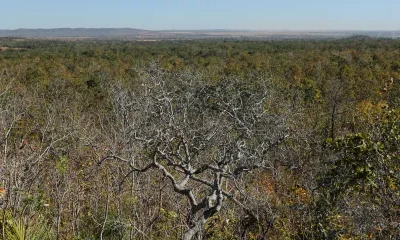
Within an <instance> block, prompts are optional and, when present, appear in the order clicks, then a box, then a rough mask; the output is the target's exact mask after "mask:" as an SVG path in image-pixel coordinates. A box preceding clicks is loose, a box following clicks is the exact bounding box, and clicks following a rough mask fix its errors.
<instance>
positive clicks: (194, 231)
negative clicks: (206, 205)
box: [182, 217, 206, 240]
mask: <svg viewBox="0 0 400 240" xmlns="http://www.w3.org/2000/svg"><path fill="white" fill-rule="evenodd" d="M205 223H206V220H205V219H204V218H203V217H202V219H200V220H198V221H196V222H195V223H194V224H193V226H192V227H190V228H189V229H188V230H187V231H186V232H185V234H184V235H183V237H182V240H192V239H194V238H195V237H196V236H198V234H199V233H200V232H201V230H203V227H204V224H205ZM199 239H200V238H199Z"/></svg>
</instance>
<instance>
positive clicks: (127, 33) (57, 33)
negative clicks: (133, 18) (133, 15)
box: [0, 28, 151, 38]
mask: <svg viewBox="0 0 400 240" xmlns="http://www.w3.org/2000/svg"><path fill="white" fill-rule="evenodd" d="M149 32H151V31H147V30H142V29H135V28H51V29H43V28H38V29H26V28H20V29H15V30H0V36H1V37H93V38H98V37H133V36H138V35H141V34H145V33H149Z"/></svg>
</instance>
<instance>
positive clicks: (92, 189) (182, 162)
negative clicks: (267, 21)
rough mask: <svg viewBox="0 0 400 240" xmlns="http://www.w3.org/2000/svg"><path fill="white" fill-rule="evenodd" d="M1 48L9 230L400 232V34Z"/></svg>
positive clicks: (136, 234)
mask: <svg viewBox="0 0 400 240" xmlns="http://www.w3.org/2000/svg"><path fill="white" fill-rule="evenodd" d="M0 47H2V49H1V51H0V148H1V152H0V204H1V207H2V208H1V211H0V226H1V233H0V238H1V239H398V238H399V237H400V230H399V229H400V202H399V199H400V190H399V187H400V175H399V172H400V145H399V139H400V40H395V39H374V38H369V37H363V36H355V37H351V38H348V39H342V40H280V41H272V40H271V41H251V40H242V41H235V40H230V39H227V40H193V41H158V42H135V41H117V40H113V41H109V40H76V41H61V40H35V39H18V38H0Z"/></svg>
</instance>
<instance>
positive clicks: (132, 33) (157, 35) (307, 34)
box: [0, 28, 400, 40]
mask: <svg viewBox="0 0 400 240" xmlns="http://www.w3.org/2000/svg"><path fill="white" fill-rule="evenodd" d="M354 35H365V36H369V37H377V38H380V37H382V38H400V31H322V30H321V31H284V30H282V31H276V30H274V31H267V30H229V29H209V30H207V29H202V30H158V31H153V30H144V29H136V28H51V29H43V28H38V29H26V28H20V29H15V30H0V37H21V38H104V39H137V40H146V39H154V40H157V39H199V38H256V39H288V38H289V39H300V38H301V39H303V38H345V37H351V36H354Z"/></svg>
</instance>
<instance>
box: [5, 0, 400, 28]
mask: <svg viewBox="0 0 400 240" xmlns="http://www.w3.org/2000/svg"><path fill="white" fill-rule="evenodd" d="M63 27H69V28H77V27H83V28H102V27H115V28H120V27H129V28H140V29H148V30H173V29H175V30H185V29H187V30H189V29H191V30H198V29H249V30H294V31H295V30H400V0H264V1H262V0H242V1H239V0H140V1H139V0H68V1H67V0H0V29H17V28H63Z"/></svg>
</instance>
